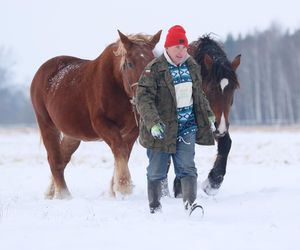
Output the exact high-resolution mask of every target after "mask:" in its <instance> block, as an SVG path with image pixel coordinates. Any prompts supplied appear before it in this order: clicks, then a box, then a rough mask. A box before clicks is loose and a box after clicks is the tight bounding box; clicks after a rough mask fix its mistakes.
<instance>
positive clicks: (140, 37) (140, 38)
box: [113, 33, 152, 70]
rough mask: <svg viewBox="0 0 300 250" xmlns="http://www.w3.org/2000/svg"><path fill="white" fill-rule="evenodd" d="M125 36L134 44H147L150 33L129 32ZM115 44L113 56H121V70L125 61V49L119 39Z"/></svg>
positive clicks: (149, 39)
mask: <svg viewBox="0 0 300 250" xmlns="http://www.w3.org/2000/svg"><path fill="white" fill-rule="evenodd" d="M127 37H128V38H129V39H130V40H131V41H132V42H133V43H135V44H144V45H146V44H149V42H150V41H151V39H152V36H151V35H146V34H144V33H137V34H130V35H127ZM115 44H116V46H117V49H116V50H115V51H113V52H114V55H115V56H121V59H120V70H122V68H123V66H124V63H125V56H126V54H127V50H126V48H125V46H124V44H123V43H122V42H121V40H120V39H118V40H117V41H116V43H115Z"/></svg>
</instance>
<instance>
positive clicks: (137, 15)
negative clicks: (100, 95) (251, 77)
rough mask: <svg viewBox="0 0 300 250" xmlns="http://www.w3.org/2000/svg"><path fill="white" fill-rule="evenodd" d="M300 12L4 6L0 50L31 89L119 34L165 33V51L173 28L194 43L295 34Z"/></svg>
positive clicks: (183, 4)
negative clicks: (273, 30) (43, 71)
mask: <svg viewBox="0 0 300 250" xmlns="http://www.w3.org/2000/svg"><path fill="white" fill-rule="evenodd" d="M105 1H106V2H105ZM299 9H300V4H299V0H284V1H279V0H276V1H275V0H265V1H264V0H248V1H247V2H245V1H243V0H215V1H213V0H211V1H209V0H206V1H202V0H189V1H187V0H183V1H179V0H171V1H169V0H150V1H144V0H120V1H116V0H101V1H100V0H84V1H78V0H44V1H43V0H0V32H1V35H0V48H1V47H2V49H3V48H4V49H5V51H6V54H7V58H8V61H7V62H8V63H14V66H13V67H12V68H11V70H12V73H13V74H12V75H13V76H12V79H13V81H15V82H17V83H23V84H26V85H28V86H29V85H30V82H31V80H32V78H33V76H34V73H35V72H36V70H37V69H38V68H39V66H40V65H41V64H42V63H43V62H44V61H46V60H47V59H49V58H51V57H54V56H57V55H63V54H65V55H72V56H77V57H81V58H86V59H94V58H96V57H97V56H98V55H99V54H100V53H101V52H102V50H103V49H104V48H105V47H106V46H107V45H108V44H110V43H111V42H114V41H115V40H116V39H117V38H118V34H117V29H120V30H121V31H122V32H123V33H125V34H130V33H138V32H144V33H148V34H154V33H156V32H157V31H158V30H160V29H162V30H163V34H162V38H161V42H160V43H159V44H158V48H159V49H162V47H163V41H164V39H165V36H166V32H167V30H168V28H169V27H170V26H172V25H175V24H180V25H182V26H184V27H185V29H186V31H187V37H188V38H189V40H190V41H192V40H195V39H197V38H198V37H199V36H201V35H203V34H205V33H210V32H213V33H215V34H217V35H218V36H219V38H220V39H221V40H225V38H226V36H227V34H228V33H232V34H233V35H234V36H235V37H236V36H237V35H238V34H242V35H244V34H246V33H249V32H254V31H255V30H258V31H263V30H265V29H267V28H269V27H270V26H271V24H272V23H278V24H280V25H281V26H282V28H283V30H285V29H289V30H290V31H291V32H293V31H294V30H295V29H297V28H299V27H300V14H299ZM2 55H3V53H2ZM0 61H1V62H3V61H6V59H5V58H0Z"/></svg>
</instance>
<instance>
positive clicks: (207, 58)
mask: <svg viewBox="0 0 300 250" xmlns="http://www.w3.org/2000/svg"><path fill="white" fill-rule="evenodd" d="M213 63H214V60H213V59H212V58H211V57H210V56H209V55H208V54H205V55H204V64H205V66H206V68H207V69H208V70H211V68H212V65H213Z"/></svg>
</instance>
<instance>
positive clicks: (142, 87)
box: [136, 55, 214, 153]
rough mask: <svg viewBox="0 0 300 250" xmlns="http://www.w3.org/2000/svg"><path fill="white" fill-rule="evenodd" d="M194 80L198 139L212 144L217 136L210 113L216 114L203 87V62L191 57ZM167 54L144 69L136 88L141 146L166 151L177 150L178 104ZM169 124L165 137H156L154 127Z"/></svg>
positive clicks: (194, 105) (205, 143) (189, 64)
mask: <svg viewBox="0 0 300 250" xmlns="http://www.w3.org/2000/svg"><path fill="white" fill-rule="evenodd" d="M186 63H187V65H188V68H189V71H190V75H191V77H192V81H193V87H192V89H193V94H192V96H193V107H194V112H195V117H196V123H197V126H198V131H197V133H196V143H198V144H201V145H213V144H214V138H213V134H212V131H211V129H210V123H209V121H208V116H211V115H213V113H212V111H211V109H210V106H209V103H208V101H207V99H206V96H205V94H204V92H203V90H202V78H201V71H200V66H199V65H198V64H197V63H196V61H195V60H194V59H193V58H192V57H189V58H188V59H187V61H186ZM172 82H173V80H172V76H171V74H170V72H169V69H168V63H167V60H166V58H165V56H164V55H161V56H160V57H158V58H156V59H154V60H153V61H152V62H150V63H149V64H148V65H147V66H146V68H145V70H144V72H143V73H142V75H141V77H140V79H139V84H138V87H137V91H136V104H137V110H138V113H139V115H140V135H139V141H140V143H141V145H142V146H144V147H146V148H151V149H157V150H159V151H163V152H167V153H175V152H176V143H177V131H178V122H177V104H176V96H175V88H174V86H173V83H172ZM161 121H162V122H163V123H164V124H165V125H166V131H165V138H164V139H162V140H159V139H154V138H153V137H152V135H151V132H150V131H151V128H152V126H153V125H155V124H157V123H158V122H161Z"/></svg>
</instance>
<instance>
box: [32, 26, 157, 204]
mask: <svg viewBox="0 0 300 250" xmlns="http://www.w3.org/2000/svg"><path fill="white" fill-rule="evenodd" d="M118 32H119V37H120V39H119V40H118V41H117V42H115V43H112V44H110V45H109V46H107V48H105V49H104V51H103V52H102V54H101V55H100V56H99V57H98V58H96V59H95V60H84V59H79V58H75V57H71V56H59V57H55V58H52V59H50V60H49V61H47V62H45V63H44V64H43V65H42V66H41V67H40V68H39V70H38V71H37V73H36V74H35V76H34V78H33V81H32V84H31V100H32V104H33V107H34V111H35V114H36V119H37V123H38V125H39V128H40V132H41V136H42V139H43V143H44V145H45V147H46V150H47V155H48V162H49V165H50V169H51V173H52V179H51V183H50V186H49V189H48V191H47V193H46V197H47V198H50V199H52V198H58V199H63V198H68V197H71V194H70V192H69V190H68V188H67V184H66V181H65V178H64V170H65V167H66V165H67V164H68V162H69V161H70V158H71V156H72V154H73V153H74V152H75V150H76V149H77V148H78V147H79V144H80V142H81V141H94V140H104V141H105V142H106V143H107V144H108V145H109V147H110V148H111V151H112V153H113V155H114V158H115V166H114V174H113V177H112V181H111V192H112V194H113V195H115V194H116V192H118V193H121V194H122V195H126V194H130V193H131V192H132V182H131V177H130V172H129V169H128V160H129V156H130V153H131V150H132V147H133V144H134V142H135V141H136V139H137V137H138V127H137V125H136V121H135V116H134V113H133V112H132V111H133V109H132V104H131V100H132V98H133V97H134V91H135V85H136V82H137V81H138V79H139V77H140V74H141V73H142V71H143V70H144V68H145V66H146V65H147V64H148V63H149V62H150V61H151V60H152V59H154V54H153V49H154V47H155V45H156V44H157V43H158V42H159V39H160V35H161V31H159V32H157V33H156V34H155V35H154V36H148V35H143V34H136V35H129V36H126V35H124V34H122V33H121V32H120V31H118Z"/></svg>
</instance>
